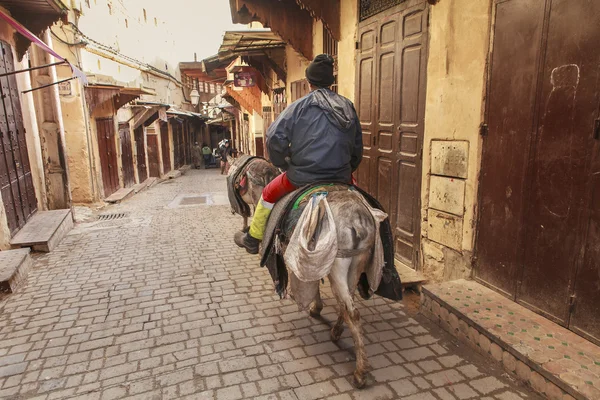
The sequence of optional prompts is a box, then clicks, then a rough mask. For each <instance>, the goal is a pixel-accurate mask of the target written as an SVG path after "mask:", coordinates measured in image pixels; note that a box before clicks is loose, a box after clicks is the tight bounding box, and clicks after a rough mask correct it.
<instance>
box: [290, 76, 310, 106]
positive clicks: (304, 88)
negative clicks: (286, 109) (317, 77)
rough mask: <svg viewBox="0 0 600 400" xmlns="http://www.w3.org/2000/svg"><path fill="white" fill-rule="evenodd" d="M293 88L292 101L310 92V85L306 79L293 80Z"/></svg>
mask: <svg viewBox="0 0 600 400" xmlns="http://www.w3.org/2000/svg"><path fill="white" fill-rule="evenodd" d="M291 90H292V102H294V101H296V100H298V99H301V98H302V97H304V96H306V95H307V94H309V93H310V85H309V84H308V81H307V80H306V79H301V80H299V81H295V82H292V84H291Z"/></svg>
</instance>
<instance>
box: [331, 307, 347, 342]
mask: <svg viewBox="0 0 600 400" xmlns="http://www.w3.org/2000/svg"><path fill="white" fill-rule="evenodd" d="M342 333H344V314H343V313H340V315H338V319H337V321H336V322H335V325H334V326H333V328H331V341H332V342H337V341H338V340H340V338H341V337H342Z"/></svg>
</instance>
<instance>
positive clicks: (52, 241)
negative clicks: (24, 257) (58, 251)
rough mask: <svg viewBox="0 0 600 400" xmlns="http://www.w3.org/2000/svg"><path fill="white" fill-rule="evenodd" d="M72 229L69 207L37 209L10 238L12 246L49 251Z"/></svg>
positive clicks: (71, 216)
mask: <svg viewBox="0 0 600 400" xmlns="http://www.w3.org/2000/svg"><path fill="white" fill-rule="evenodd" d="M71 229H73V215H72V214H71V209H65V210H51V211H38V212H37V213H35V215H34V216H33V217H31V219H30V220H29V221H27V223H26V224H25V226H24V227H23V228H22V229H21V230H20V231H19V232H18V233H17V234H16V235H15V237H13V238H12V240H11V241H10V244H11V246H12V247H13V248H23V247H31V248H32V249H33V250H34V251H42V252H46V253H47V252H50V251H52V250H54V248H56V246H58V244H59V243H60V242H61V240H62V239H63V238H64V237H65V236H67V233H69V231H70V230H71Z"/></svg>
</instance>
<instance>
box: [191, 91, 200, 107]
mask: <svg viewBox="0 0 600 400" xmlns="http://www.w3.org/2000/svg"><path fill="white" fill-rule="evenodd" d="M190 99H191V100H192V105H193V106H194V107H196V106H197V105H198V103H199V102H200V92H198V90H197V89H194V90H192V91H191V92H190Z"/></svg>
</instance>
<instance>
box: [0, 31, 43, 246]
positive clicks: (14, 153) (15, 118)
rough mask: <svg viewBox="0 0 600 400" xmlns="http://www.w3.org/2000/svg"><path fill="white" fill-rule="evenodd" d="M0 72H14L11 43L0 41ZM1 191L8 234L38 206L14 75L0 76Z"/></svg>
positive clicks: (19, 225)
mask: <svg viewBox="0 0 600 400" xmlns="http://www.w3.org/2000/svg"><path fill="white" fill-rule="evenodd" d="M0 50H1V52H2V54H1V57H2V58H1V59H0V74H4V73H8V72H13V71H14V61H13V54H12V49H11V47H10V46H9V45H8V44H7V43H5V42H2V41H0ZM0 98H1V102H2V104H1V105H0V195H1V196H2V201H3V203H4V210H5V212H6V217H7V222H8V228H9V230H10V233H11V235H12V234H15V233H16V232H17V231H18V230H19V229H20V228H22V227H23V226H24V225H25V223H26V222H27V220H28V219H29V217H31V216H32V215H33V214H34V213H35V212H36V210H37V200H36V197H35V190H34V188H33V179H32V177H31V166H30V164H29V156H28V153H27V142H26V140H25V128H24V126H23V114H22V112H21V102H20V98H19V91H18V88H17V81H16V79H15V75H14V74H13V75H10V76H5V77H2V78H0Z"/></svg>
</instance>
